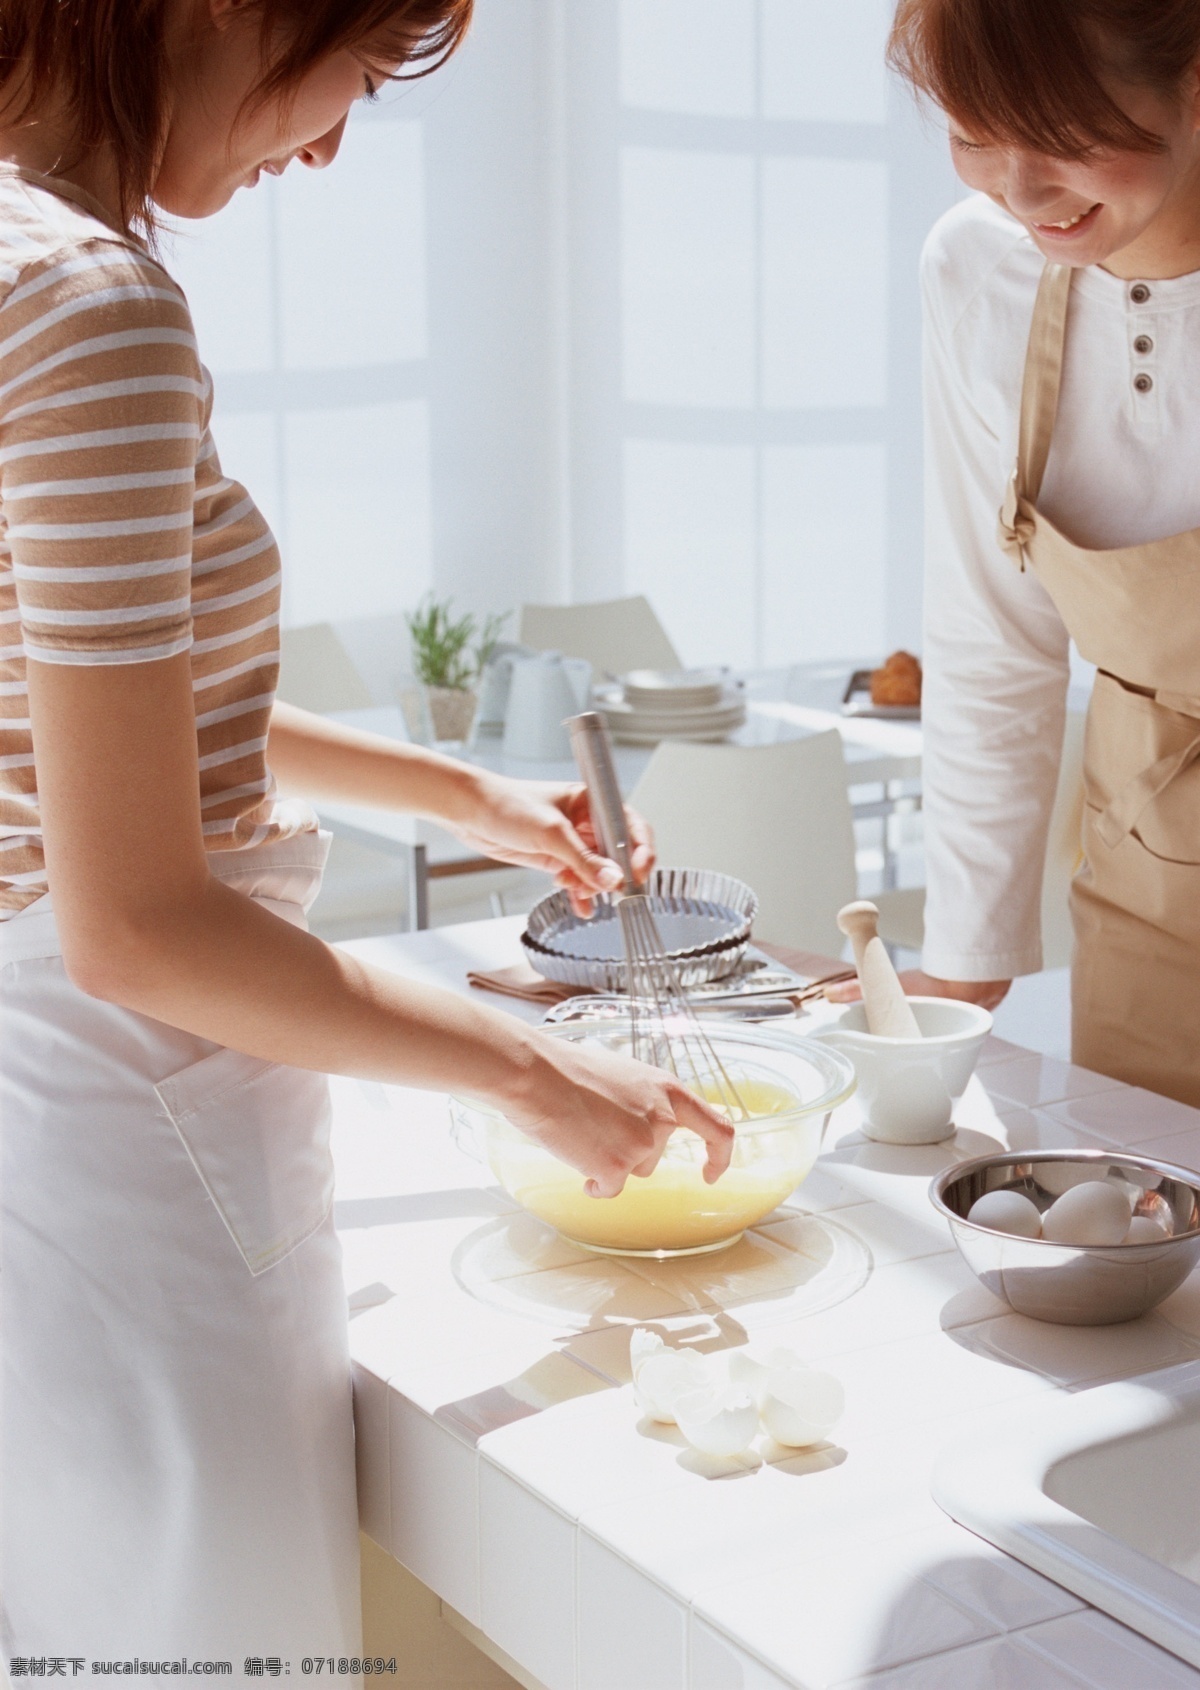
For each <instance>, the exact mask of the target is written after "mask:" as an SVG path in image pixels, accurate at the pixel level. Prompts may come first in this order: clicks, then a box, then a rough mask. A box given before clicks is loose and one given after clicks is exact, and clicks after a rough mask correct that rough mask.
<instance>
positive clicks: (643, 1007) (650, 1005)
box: [567, 710, 750, 1121]
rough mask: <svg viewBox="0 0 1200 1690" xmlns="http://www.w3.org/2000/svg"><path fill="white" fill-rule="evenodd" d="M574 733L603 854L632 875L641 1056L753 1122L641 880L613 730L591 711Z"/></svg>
mask: <svg viewBox="0 0 1200 1690" xmlns="http://www.w3.org/2000/svg"><path fill="white" fill-rule="evenodd" d="M567 727H568V729H569V730H570V734H571V746H572V749H573V751H574V753H575V760H576V762H577V763H578V765H579V772H580V775H581V776H582V778H583V781H584V784H585V785H586V787H587V792H588V803H589V805H590V808H591V813H592V824H593V826H594V828H595V830H596V836H597V839H598V840H599V843H600V848H601V850H602V851H603V852H604V854H605V856H607V857H610V858H611V859H612V860H613V862H615V863H616V864H617V865H618V867H619V868H620V869H621V872H622V874H623V875H624V877H625V878H624V885H623V888H622V890H620V891H619V892H615V893H614V894H613V897H614V900H615V901H616V905H617V916H618V919H619V920H620V923H621V940H622V943H623V945H624V947H625V972H626V983H627V988H628V992H629V1009H630V1023H631V1039H632V1047H633V1055H634V1056H635V1057H636V1058H637V1059H638V1060H639V1061H641V1062H649V1063H652V1064H653V1065H654V1066H655V1067H657V1068H666V1069H669V1070H670V1071H671V1072H672V1073H674V1074H676V1075H677V1076H678V1077H679V1078H680V1079H681V1080H683V1081H684V1082H685V1083H686V1084H688V1085H690V1086H693V1087H694V1088H695V1089H696V1090H698V1091H700V1092H701V1093H702V1095H704V1096H705V1097H707V1098H708V1100H709V1101H710V1102H712V1103H715V1104H716V1105H717V1106H718V1107H719V1108H721V1109H724V1110H725V1111H726V1112H727V1113H728V1115H729V1117H730V1119H731V1120H734V1121H744V1120H747V1119H749V1113H750V1112H749V1110H748V1109H747V1108H746V1106H745V1104H744V1102H743V1101H742V1098H741V1097H740V1095H739V1093H738V1090H737V1086H736V1084H735V1083H734V1081H733V1079H732V1078H731V1076H730V1074H729V1072H728V1070H727V1068H726V1067H725V1065H724V1063H723V1062H722V1061H721V1058H720V1056H719V1055H718V1053H717V1051H716V1048H715V1047H714V1045H713V1044H712V1042H711V1040H710V1039H709V1037H708V1035H707V1033H706V1032H705V1031H704V1027H703V1025H702V1023H701V1021H700V1018H699V1016H698V1015H697V1014H696V1012H695V1010H694V1009H693V1008H692V1006H691V1004H690V1002H689V1001H688V995H687V992H686V990H685V989H684V987H683V984H682V982H681V981H680V978H679V975H678V973H677V971H676V969H675V965H674V964H673V963H672V961H671V959H670V957H669V956H668V955H667V950H666V946H665V945H664V943H663V940H662V935H661V934H660V933H659V930H658V923H657V921H656V920H655V917H654V911H653V909H652V907H651V905H650V900H649V899H648V898H647V897H646V895H645V893H644V892H642V891H641V890H640V889H639V887H638V886H637V884H636V882H635V881H634V878H633V871H632V867H631V861H630V849H629V837H628V830H627V825H626V819H625V806H624V804H623V803H622V800H621V790H620V787H619V786H618V784H617V776H616V770H615V768H614V766H613V757H612V745H611V742H610V740H609V734H608V724H607V723H606V722H605V720H604V718H603V716H601V715H600V714H599V713H598V712H597V711H594V710H589V711H586V712H585V713H584V714H583V715H581V716H573V717H572V718H571V719H570V720H569V721H568V723H567Z"/></svg>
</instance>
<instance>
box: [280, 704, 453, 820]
mask: <svg viewBox="0 0 1200 1690" xmlns="http://www.w3.org/2000/svg"><path fill="white" fill-rule="evenodd" d="M267 762H268V764H269V766H270V768H271V769H272V771H273V772H274V774H275V776H276V778H277V780H278V781H279V784H280V787H281V788H282V789H283V791H284V792H287V793H291V794H293V795H295V796H296V797H299V798H316V799H321V798H325V799H330V800H338V801H340V802H342V803H347V804H372V805H377V806H378V807H379V808H381V809H387V810H413V811H416V812H417V813H418V814H420V815H424V816H434V817H438V818H440V819H444V820H446V821H450V822H459V823H461V822H465V821H466V820H467V819H468V816H469V813H470V811H471V808H472V804H473V800H474V798H475V788H476V785H477V782H478V776H477V772H476V771H475V770H474V769H473V768H472V767H471V765H470V764H468V763H461V762H458V761H457V760H456V759H455V758H453V757H443V756H442V755H441V754H440V753H439V752H436V751H427V750H426V749H425V748H424V747H423V746H419V745H408V744H405V743H404V742H403V741H400V740H394V739H388V738H386V737H385V736H384V735H383V734H375V733H367V732H365V731H364V730H363V729H361V728H351V727H346V726H345V725H344V724H342V723H341V722H331V721H330V720H329V719H328V717H325V716H317V715H314V714H313V712H312V711H310V710H301V709H298V708H297V706H295V705H293V704H281V703H279V702H278V701H277V702H276V704H275V706H274V709H273V710H272V713H271V729H270V735H269V738H268V741H267Z"/></svg>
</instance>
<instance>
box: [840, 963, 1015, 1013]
mask: <svg viewBox="0 0 1200 1690" xmlns="http://www.w3.org/2000/svg"><path fill="white" fill-rule="evenodd" d="M900 984H901V985H902V986H903V987H904V990H905V991H906V992H907V993H908V995H909V997H910V998H955V999H957V1000H958V1002H959V1003H977V1004H978V1005H979V1007H980V1008H981V1009H995V1007H996V1005H997V1004H999V1003H1002V1002H1003V1001H1004V999H1005V998H1006V997H1007V995H1008V989H1009V987H1010V986H1011V985H1012V981H1011V980H939V979H938V978H937V976H936V975H934V974H923V973H922V972H921V970H920V969H919V968H906V969H905V970H904V972H903V974H901V976H900ZM825 996H826V997H827V998H828V999H829V1001H830V1003H857V1001H858V999H859V998H860V997H861V996H862V993H861V992H860V991H859V988H858V981H857V980H843V981H842V982H841V983H840V984H839V985H837V986H830V987H828V988H827V990H826V992H825Z"/></svg>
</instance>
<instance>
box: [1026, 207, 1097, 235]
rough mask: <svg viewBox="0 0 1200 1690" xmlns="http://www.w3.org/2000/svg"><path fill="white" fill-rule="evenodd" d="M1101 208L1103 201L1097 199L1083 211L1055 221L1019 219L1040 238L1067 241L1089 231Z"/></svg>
mask: <svg viewBox="0 0 1200 1690" xmlns="http://www.w3.org/2000/svg"><path fill="white" fill-rule="evenodd" d="M1103 210H1104V206H1103V203H1102V202H1100V201H1097V202H1096V204H1095V205H1093V206H1090V207H1088V208H1086V209H1085V210H1083V211H1077V212H1076V213H1075V214H1074V215H1073V216H1070V217H1065V218H1062V219H1060V220H1058V221H1055V222H1044V223H1043V222H1041V221H1034V220H1032V219H1030V218H1022V219H1021V221H1022V222H1023V223H1025V224H1026V225H1027V226H1028V227H1029V228H1030V229H1031V230H1032V231H1033V232H1034V234H1036V235H1038V236H1039V237H1040V238H1041V239H1042V240H1047V241H1062V240H1067V241H1069V240H1072V239H1078V237H1079V236H1080V235H1084V234H1087V233H1089V232H1090V230H1091V229H1092V228H1094V226H1095V223H1096V220H1097V218H1098V217H1099V215H1100V213H1101V212H1102V211H1103Z"/></svg>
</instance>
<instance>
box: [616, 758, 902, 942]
mask: <svg viewBox="0 0 1200 1690" xmlns="http://www.w3.org/2000/svg"><path fill="white" fill-rule="evenodd" d="M630 803H631V804H632V805H633V806H634V807H635V808H636V809H638V810H640V811H641V812H642V814H643V815H644V816H645V817H646V818H647V820H648V821H649V822H650V824H651V825H652V827H653V828H654V831H655V836H656V839H657V842H658V854H659V859H660V861H661V862H663V863H665V864H668V865H673V864H679V865H686V866H687V867H689V868H707V869H715V870H718V871H719V872H721V873H723V874H732V875H736V876H737V878H738V879H739V880H744V881H746V882H747V884H748V885H750V886H752V887H753V888H754V891H755V892H756V893H757V894H758V903H759V909H758V915H757V917H756V920H755V926H756V930H757V931H758V932H759V933H761V934H762V936H763V938H764V939H767V940H769V941H771V942H772V943H774V944H778V945H785V946H789V947H791V948H793V949H796V950H808V951H820V952H823V953H824V954H825V955H827V956H840V955H841V954H842V948H843V945H844V944H845V940H844V938H843V936H842V934H841V933H840V932H839V930H838V925H837V912H838V910H839V909H841V907H842V905H843V904H848V903H850V901H851V900H852V899H853V898H855V897H857V895H858V874H857V869H856V866H855V841H854V818H853V814H852V811H851V807H850V794H849V790H848V788H847V776H846V758H845V753H844V751H843V748H842V738H841V735H840V734H839V733H838V732H837V730H836V729H830V730H829V731H828V732H827V733H817V734H811V735H809V736H808V737H807V738H804V739H790V740H782V741H780V742H779V743H777V744H774V745H693V744H689V743H686V742H682V741H679V740H664V741H663V742H662V743H661V744H660V745H658V746H657V747H656V749H655V751H654V754H653V756H652V757H651V759H650V762H649V764H648V766H647V768H646V771H645V773H644V774H643V775H642V778H641V780H640V781H639V782H638V783H637V786H636V787H635V788H634V790H633V792H632V793H631V795H630ZM915 890H917V891H918V892H919V889H915ZM889 900H891V902H892V903H893V904H894V905H896V906H897V907H900V906H903V905H904V904H905V903H911V902H912V896H911V894H910V893H909V892H908V890H907V889H906V890H905V892H904V893H901V894H892V893H883V894H882V895H881V896H880V898H879V900H878V901H879V904H880V909H881V912H883V911H884V910H885V908H886V906H887V905H888V902H889ZM880 931H881V933H882V934H883V936H884V937H885V938H889V939H891V938H894V939H895V942H897V943H906V942H907V941H906V939H905V938H903V937H900V936H898V935H893V934H892V933H891V932H890V931H889V930H888V925H887V922H886V920H882V921H881V923H880Z"/></svg>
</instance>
